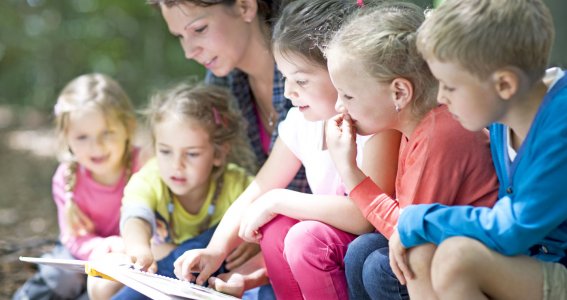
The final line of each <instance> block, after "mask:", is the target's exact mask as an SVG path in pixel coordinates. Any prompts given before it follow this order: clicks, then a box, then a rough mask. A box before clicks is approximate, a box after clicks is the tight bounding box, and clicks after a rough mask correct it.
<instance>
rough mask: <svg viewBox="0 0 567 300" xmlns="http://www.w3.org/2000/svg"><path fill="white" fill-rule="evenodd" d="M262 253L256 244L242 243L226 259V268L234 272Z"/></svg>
mask: <svg viewBox="0 0 567 300" xmlns="http://www.w3.org/2000/svg"><path fill="white" fill-rule="evenodd" d="M259 252H260V246H259V245H258V244H255V243H242V244H240V245H239V246H238V247H237V248H236V249H234V250H233V251H232V252H231V253H230V254H229V255H228V256H227V257H226V265H225V266H226V268H227V269H229V270H234V268H237V267H239V266H241V265H242V264H243V263H244V262H246V261H247V260H249V259H250V258H252V257H253V256H254V255H256V254H258V253H259Z"/></svg>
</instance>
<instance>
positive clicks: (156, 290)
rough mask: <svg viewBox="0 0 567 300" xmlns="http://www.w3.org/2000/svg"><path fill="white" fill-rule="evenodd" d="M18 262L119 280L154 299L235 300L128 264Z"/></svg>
mask: <svg viewBox="0 0 567 300" xmlns="http://www.w3.org/2000/svg"><path fill="white" fill-rule="evenodd" d="M20 260H21V261H25V262H30V263H36V264H45V265H51V266H54V267H58V268H64V269H68V270H74V271H77V272H85V273H86V274H89V275H91V276H97V277H102V278H107V279H112V280H115V281H119V282H121V283H123V284H124V285H126V286H129V287H130V288H132V289H134V290H136V291H138V292H140V293H142V294H144V295H146V296H147V297H149V298H152V299H156V300H171V299H204V300H216V299H219V300H222V299H232V300H234V299H238V298H235V297H232V296H229V295H226V294H223V293H220V292H217V291H215V290H213V289H211V288H206V287H203V286H200V285H197V284H193V283H190V282H187V281H182V280H179V279H175V278H169V277H165V276H161V275H156V274H152V273H147V272H144V271H140V270H136V269H134V268H133V266H132V265H126V264H121V265H117V264H113V263H107V262H92V261H84V260H72V259H52V258H36V257H20Z"/></svg>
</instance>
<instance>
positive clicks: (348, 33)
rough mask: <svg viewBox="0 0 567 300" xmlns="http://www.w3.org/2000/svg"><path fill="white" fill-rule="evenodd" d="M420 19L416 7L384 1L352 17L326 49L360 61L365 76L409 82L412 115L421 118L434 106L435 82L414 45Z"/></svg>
mask: <svg viewBox="0 0 567 300" xmlns="http://www.w3.org/2000/svg"><path fill="white" fill-rule="evenodd" d="M423 20H424V14H423V9H421V8H420V7H418V6H417V5H414V4H411V3H405V2H391V3H388V2H385V3H383V4H380V5H378V6H376V7H374V8H370V9H368V10H366V11H362V12H361V13H360V14H359V15H357V16H355V17H353V19H352V21H350V22H349V23H348V24H346V25H344V26H343V28H341V29H340V30H339V31H338V32H337V34H336V36H335V37H334V38H333V40H332V41H331V43H330V45H329V48H333V49H335V48H336V49H340V50H341V51H340V52H341V55H345V56H348V57H350V58H351V59H353V60H358V61H361V62H362V64H363V65H364V66H365V69H366V70H365V71H366V73H367V74H369V75H370V76H372V77H373V78H376V79H377V80H379V81H383V82H390V81H392V80H393V79H395V78H398V77H401V78H405V79H407V80H409V81H410V82H411V83H412V85H413V90H414V100H413V101H412V112H413V114H414V115H415V116H416V117H421V116H423V115H424V114H425V113H427V112H428V111H429V110H431V109H432V108H434V107H436V106H437V101H436V95H437V81H436V80H435V78H434V77H433V75H432V74H431V71H430V70H429V67H428V66H427V63H426V62H425V60H424V59H423V58H422V57H421V55H420V54H419V53H418V51H417V48H416V45H415V40H416V36H417V29H418V28H419V26H420V25H421V24H422V22H423Z"/></svg>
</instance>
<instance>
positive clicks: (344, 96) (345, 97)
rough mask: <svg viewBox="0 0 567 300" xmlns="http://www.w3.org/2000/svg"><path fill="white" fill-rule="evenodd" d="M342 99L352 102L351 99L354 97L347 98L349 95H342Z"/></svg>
mask: <svg viewBox="0 0 567 300" xmlns="http://www.w3.org/2000/svg"><path fill="white" fill-rule="evenodd" d="M342 97H343V99H345V100H352V98H354V97H352V96H349V95H347V94H343V96H342Z"/></svg>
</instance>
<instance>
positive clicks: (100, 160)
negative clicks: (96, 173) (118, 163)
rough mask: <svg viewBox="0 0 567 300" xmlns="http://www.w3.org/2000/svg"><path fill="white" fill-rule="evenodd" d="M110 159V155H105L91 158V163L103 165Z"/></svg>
mask: <svg viewBox="0 0 567 300" xmlns="http://www.w3.org/2000/svg"><path fill="white" fill-rule="evenodd" d="M109 157H110V154H107V155H103V156H95V157H91V161H92V162H93V163H95V164H102V163H104V162H105V161H107V160H108V158H109Z"/></svg>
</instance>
